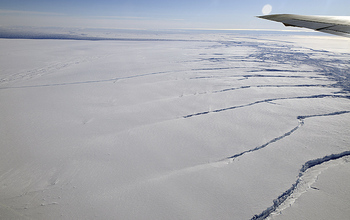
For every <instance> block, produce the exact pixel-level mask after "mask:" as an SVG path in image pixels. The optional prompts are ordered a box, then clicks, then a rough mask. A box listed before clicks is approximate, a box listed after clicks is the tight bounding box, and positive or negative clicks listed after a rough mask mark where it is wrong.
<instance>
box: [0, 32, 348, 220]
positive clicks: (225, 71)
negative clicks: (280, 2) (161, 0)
mask: <svg viewBox="0 0 350 220" xmlns="http://www.w3.org/2000/svg"><path fill="white" fill-rule="evenodd" d="M142 37H143V35H139V34H138V33H137V34H134V35H132V36H131V37H130V36H129V35H128V38H123V39H119V40H118V39H111V40H106V39H102V38H100V40H95V41H88V40H57V39H40V40H39V39H36V40H34V39H0V49H1V51H2V52H1V54H0V62H1V65H0V66H1V67H0V70H1V71H0V73H1V75H0V111H1V114H0V121H1V124H0V135H1V136H0V149H1V152H2V153H1V154H0V187H1V190H0V214H1V218H3V219H252V218H254V216H255V218H257V217H258V216H259V215H260V214H261V213H267V212H268V213H269V215H270V213H271V215H270V217H271V218H273V219H302V218H304V216H308V219H320V218H319V217H320V216H326V215H323V214H322V213H323V212H325V209H324V207H325V206H328V205H329V204H331V207H334V209H333V211H332V212H331V214H330V216H333V217H334V216H338V217H339V218H340V219H341V218H342V216H349V215H350V208H349V204H350V197H349V187H348V186H349V181H350V180H349V175H347V174H348V173H349V163H348V161H349V159H348V157H347V156H346V155H348V154H347V153H346V152H348V151H349V150H350V147H349V143H350V135H349V131H350V129H349V124H350V97H349V94H348V92H349V90H350V86H349V66H350V61H349V60H350V59H349V58H350V49H349V41H345V40H343V39H342V38H337V37H320V36H304V37H300V36H288V35H284V36H282V35H281V36H278V35H252V34H251V35H238V34H229V33H216V34H213V33H211V34H202V33H192V34H177V35H171V34H168V35H164V37H163V38H162V35H160V36H158V35H152V36H151V37H150V36H149V35H147V36H146V38H147V40H142V39H146V38H142ZM144 37H145V36H144ZM164 39H166V40H164ZM330 41H332V45H333V46H329V42H330ZM307 42H310V45H308V43H307ZM327 45H328V46H327ZM332 48H333V49H332ZM344 152H345V153H344ZM330 155H341V157H333V156H330ZM327 156H328V157H327ZM324 158H328V159H324ZM315 161H317V165H315V166H309V165H310V164H314V163H315ZM303 165H308V166H307V167H305V166H304V168H302V167H303ZM306 168H308V169H306ZM328 168H329V169H328ZM314 170H316V171H314ZM323 171H324V172H323ZM309 173H316V174H315V175H314V174H310V175H309ZM308 175H309V176H310V177H309V176H308ZM316 176H317V177H316ZM309 180H310V181H309ZM334 180H336V181H334ZM298 183H302V184H298ZM303 186H306V187H304V188H303ZM290 189H292V190H290ZM286 192H287V193H286ZM344 192H345V193H344ZM281 198H283V199H281ZM294 198H295V199H294ZM315 200H316V201H318V202H317V203H315ZM289 206H290V208H289ZM271 207H272V208H271ZM272 209H273V210H272ZM269 210H270V211H269ZM315 212H317V213H321V214H320V215H313V213H315ZM262 216H263V215H262ZM328 216H329V215H328ZM328 216H327V218H328ZM265 217H266V216H265ZM265 217H263V218H265ZM328 219H329V218H328ZM334 219H336V218H334Z"/></svg>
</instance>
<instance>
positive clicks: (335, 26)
mask: <svg viewBox="0 0 350 220" xmlns="http://www.w3.org/2000/svg"><path fill="white" fill-rule="evenodd" d="M258 18H263V19H267V20H271V21H277V22H282V23H283V24H284V25H285V26H293V27H304V28H309V29H313V30H316V31H321V32H325V33H329V34H336V35H340V36H344V37H350V17H347V16H314V15H293V14H274V15H264V16H258Z"/></svg>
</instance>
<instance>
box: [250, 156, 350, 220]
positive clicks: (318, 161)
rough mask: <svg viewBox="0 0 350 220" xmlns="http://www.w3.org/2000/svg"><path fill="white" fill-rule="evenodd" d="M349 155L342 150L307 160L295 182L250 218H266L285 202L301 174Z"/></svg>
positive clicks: (300, 178) (299, 180)
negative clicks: (268, 205) (269, 204)
mask: <svg viewBox="0 0 350 220" xmlns="http://www.w3.org/2000/svg"><path fill="white" fill-rule="evenodd" d="M349 155H350V151H344V152H342V153H338V154H331V155H327V156H325V157H323V158H318V159H315V160H309V161H307V162H306V163H305V164H304V165H303V166H302V168H301V169H300V171H299V177H298V179H297V180H296V182H295V183H294V184H293V185H292V187H290V188H289V189H288V190H286V191H285V192H283V193H282V194H281V195H280V196H279V197H278V198H277V199H275V200H273V205H272V206H270V207H268V208H267V209H265V210H264V211H263V212H261V213H260V214H258V215H254V216H253V218H251V220H262V219H266V218H267V217H269V216H270V215H271V214H272V213H273V212H275V211H276V210H277V208H278V207H279V206H280V205H281V204H282V203H283V202H285V201H286V200H287V199H288V198H289V197H290V196H291V195H292V194H293V192H294V191H295V190H296V188H297V187H298V185H299V184H300V183H301V181H302V176H303V175H304V174H305V172H306V171H307V170H308V169H310V168H312V167H314V166H317V165H320V164H323V163H325V162H328V161H331V160H337V159H340V158H342V157H345V156H349Z"/></svg>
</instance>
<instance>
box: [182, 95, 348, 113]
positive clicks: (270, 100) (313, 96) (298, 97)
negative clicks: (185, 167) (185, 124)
mask: <svg viewBox="0 0 350 220" xmlns="http://www.w3.org/2000/svg"><path fill="white" fill-rule="evenodd" d="M327 97H331V98H345V99H350V96H345V95H328V94H320V95H311V96H295V97H282V98H269V99H263V100H258V101H255V102H251V103H248V104H243V105H236V106H231V107H227V108H221V109H216V110H212V111H204V112H198V113H193V114H189V115H185V116H183V118H191V117H194V116H200V115H206V114H209V113H218V112H222V111H228V110H233V109H237V108H243V107H248V106H252V105H256V104H260V103H268V102H273V101H278V100H291V99H319V98H327Z"/></svg>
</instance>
